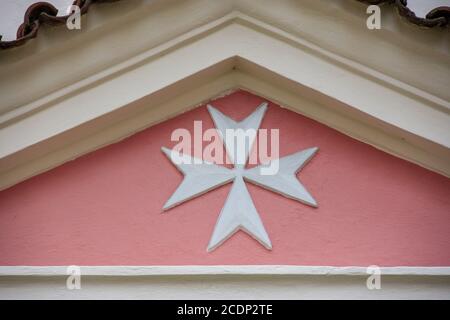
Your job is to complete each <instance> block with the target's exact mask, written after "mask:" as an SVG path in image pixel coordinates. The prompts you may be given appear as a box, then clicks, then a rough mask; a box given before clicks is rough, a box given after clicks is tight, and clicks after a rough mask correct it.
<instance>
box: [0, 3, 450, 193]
mask: <svg viewBox="0 0 450 320" xmlns="http://www.w3.org/2000/svg"><path fill="white" fill-rule="evenodd" d="M156 2H158V3H159V6H160V7H157V8H156V9H155V8H153V7H152V6H149V7H145V8H140V9H136V8H132V9H130V8H128V9H127V10H130V12H131V13H130V15H128V16H127V15H125V16H120V17H119V15H118V12H119V11H120V8H121V6H126V5H124V4H118V5H117V7H114V6H111V7H110V8H112V9H111V11H110V12H111V13H110V15H108V14H106V15H105V16H103V17H102V19H105V20H104V22H102V23H103V24H104V25H102V26H99V27H98V28H100V29H101V28H106V29H107V30H109V29H108V28H107V27H106V26H109V27H111V25H120V26H121V30H120V31H117V30H116V31H115V33H114V37H102V36H101V35H104V34H103V33H101V32H98V30H96V29H95V28H93V27H90V26H88V27H87V28H85V29H83V31H82V32H81V33H80V34H79V37H80V39H79V41H81V40H82V41H83V42H82V43H83V45H82V46H81V47H74V46H73V44H71V43H67V42H64V41H62V42H61V44H60V45H59V46H57V48H56V49H52V48H53V47H52V46H49V47H48V48H46V49H45V50H46V51H45V54H44V53H42V52H41V55H33V56H30V57H26V58H25V60H24V61H22V64H21V65H19V66H17V65H14V64H12V65H5V64H2V63H1V62H0V75H1V74H8V78H7V79H6V77H3V79H2V78H1V77H0V97H1V98H0V99H1V101H0V102H1V103H0V109H2V110H4V111H5V112H6V113H3V114H2V115H0V118H1V119H2V120H3V122H2V124H1V126H2V128H0V141H1V144H0V189H4V188H7V187H9V186H12V185H14V184H16V183H18V182H20V181H22V180H24V179H27V178H29V177H32V176H34V175H36V174H38V173H41V172H43V171H46V170H49V169H51V168H53V167H55V166H57V165H60V164H62V163H64V162H66V161H68V160H71V159H74V158H76V157H78V156H80V155H82V154H85V153H87V152H91V151H93V150H95V149H97V148H100V147H102V146H105V145H107V144H110V143H113V142H115V141H118V140H120V139H123V138H124V137H126V136H128V135H130V134H133V133H135V132H137V131H139V130H142V129H144V128H146V127H148V126H151V125H153V124H155V123H158V122H160V121H164V120H166V119H168V118H170V117H173V116H175V115H176V114H179V113H180V112H183V111H185V110H187V109H189V108H192V107H194V106H196V105H198V104H199V103H201V102H204V101H205V100H208V99H210V98H211V97H214V96H216V95H219V94H222V93H223V92H226V91H229V90H232V89H236V88H244V89H248V90H250V91H252V92H255V93H257V94H259V95H262V96H264V97H266V98H268V99H270V100H273V101H275V102H278V103H280V104H281V105H282V106H286V107H288V108H290V109H291V110H293V111H295V112H299V113H301V114H304V115H306V116H308V117H311V118H313V119H315V120H318V121H320V122H322V123H325V124H326V125H328V126H330V127H333V128H335V129H337V130H339V131H341V132H343V133H345V134H348V135H350V136H352V137H354V138H356V139H358V140H361V141H364V142H365V143H369V144H371V145H373V146H375V147H377V148H379V149H381V150H383V151H385V152H389V153H391V154H394V155H396V156H398V157H401V158H404V159H407V160H408V161H412V162H414V163H417V164H419V165H421V166H424V167H426V168H428V169H430V170H434V171H436V172H438V173H440V174H443V175H446V176H450V161H448V159H450V145H449V141H450V129H449V128H450V111H449V110H450V103H449V102H448V100H447V98H449V97H450V96H449V92H448V90H447V88H446V86H445V83H448V80H450V79H449V74H450V72H446V70H447V69H448V65H449V64H448V63H447V62H448V60H449V59H448V56H446V55H445V54H443V53H442V52H441V49H440V48H439V47H437V46H434V45H431V44H430V43H426V42H427V41H424V42H423V43H420V44H417V45H416V46H415V47H414V48H415V49H417V50H415V49H414V50H413V49H411V48H410V47H408V46H406V47H404V46H402V45H401V44H399V43H396V42H395V41H393V40H392V37H394V38H395V37H399V38H402V40H404V39H403V38H405V37H408V35H405V32H404V31H405V30H401V32H400V31H398V30H395V27H394V26H392V25H388V26H387V27H386V26H385V27H386V28H387V29H386V30H388V31H389V32H388V33H386V30H383V31H381V32H380V33H379V34H378V35H377V36H373V37H367V36H368V34H366V32H365V31H364V30H360V29H358V28H357V24H359V23H362V22H363V20H364V19H359V20H354V19H353V20H352V19H348V18H349V17H348V12H347V11H346V10H348V9H349V8H345V9H343V8H337V7H333V10H332V11H333V12H332V16H333V17H334V18H333V19H330V14H331V13H330V12H329V10H330V9H329V7H330V6H329V3H327V2H326V1H302V2H301V3H299V4H293V3H292V2H290V1H280V2H277V6H276V8H273V6H270V5H268V6H263V5H261V6H255V2H252V1H246V0H236V1H226V0H224V1H220V2H219V1H215V2H212V3H211V2H210V1H209V2H208V5H205V2H204V1H202V0H191V1H185V2H184V1H183V2H177V3H175V4H172V3H171V4H170V5H169V4H167V3H168V2H159V1H156ZM292 6H294V8H293V7H292ZM356 7H357V6H356V5H355V9H354V10H357V9H356ZM114 8H119V9H114ZM358 8H359V7H358ZM188 9H193V10H191V11H189V10H188ZM274 9H276V10H274ZM294 9H295V11H294ZM161 10H162V11H161ZM187 11H189V12H191V13H192V14H190V15H189V17H187V19H186V20H185V19H182V20H180V21H178V20H177V21H174V19H167V18H164V17H166V16H168V15H164V14H158V13H161V12H166V13H167V12H170V13H171V14H172V15H171V16H176V14H175V13H177V12H178V13H179V14H183V15H184V12H187ZM149 12H151V17H152V18H151V19H150V18H149V17H147V15H148V14H149ZM90 16H94V15H93V14H90ZM169 16H170V15H169ZM337 16H341V17H342V18H343V19H338V18H336V17H337ZM300 17H301V18H302V19H305V20H301V21H310V22H311V23H313V24H314V23H320V26H321V28H315V29H312V30H310V29H308V27H306V26H305V25H302V26H298V25H297V21H300V20H299V19H300ZM139 19H141V20H139ZM314 19H317V22H314V21H315V20H314ZM116 20H124V21H121V22H120V23H118V22H117V21H116ZM125 20H126V21H125ZM135 21H139V23H137V22H135ZM286 21H290V23H286ZM336 21H337V22H336ZM102 23H100V24H102ZM183 23H184V24H183ZM336 23H337V24H338V26H340V27H341V28H344V29H345V28H349V29H351V30H353V33H352V39H347V40H348V42H346V43H345V44H341V43H337V42H335V38H333V35H331V33H330V32H329V31H327V30H328V29H327V28H326V27H328V28H334V29H336V27H337V26H336V25H335V24H336ZM108 24H111V25H108ZM149 24H151V27H150V25H149ZM178 24H180V25H178ZM322 27H323V30H324V31H322ZM174 28H175V29H176V32H174V31H173V30H174ZM359 28H361V27H359ZM111 29H113V28H111ZM149 30H154V32H153V33H152V32H149ZM170 30H172V31H173V32H172V33H171V32H170ZM330 30H331V29H330ZM103 31H104V30H103ZM108 32H109V31H108ZM432 32H433V31H432ZM106 33H107V32H106ZM407 33H408V32H407ZM129 34H134V35H136V37H129V36H128V35H129ZM413 34H414V35H415V36H418V35H417V32H410V35H411V36H412V35H413ZM428 34H433V33H428ZM137 35H140V37H138V36H137ZM371 35H374V33H371ZM159 36H160V38H158V39H159V40H158V41H156V40H157V39H156V38H157V37H159ZM336 36H337V37H339V35H334V37H336ZM155 37H156V38H155ZM434 37H436V35H434ZM40 38H43V37H42V35H40ZM367 38H369V39H367ZM137 39H138V40H139V41H137ZM396 40H398V38H397V39H396ZM116 41H119V42H116ZM120 41H122V42H120ZM408 41H409V40H408ZM349 42H350V43H349ZM372 42H373V43H372ZM224 43H226V44H227V45H226V46H224V45H223V44H224ZM374 43H375V45H379V46H380V47H379V50H377V52H379V53H380V55H384V54H385V53H386V52H397V53H399V52H402V54H399V55H397V56H398V57H399V58H393V57H392V56H390V57H386V59H384V60H382V61H381V62H384V63H386V66H384V65H382V64H379V65H377V66H376V67H375V66H374V65H373V62H374V61H375V60H377V57H374V56H368V57H367V58H366V55H367V52H365V51H364V50H360V49H358V50H357V48H369V47H372V46H373V45H374ZM425 43H426V44H427V45H425ZM402 44H403V45H405V43H402ZM410 44H411V43H410ZM137 45H140V47H139V48H138V47H136V46H137ZM111 47H114V48H118V49H117V50H114V51H113V52H111V50H110V49H111ZM391 47H395V50H394V51H392V50H391V51H390V50H382V48H391ZM119 48H120V50H119ZM122 48H128V51H127V50H122ZM266 48H271V50H266ZM138 49H139V50H138ZM406 49H408V50H409V51H408V50H406ZM19 50H22V49H19ZM24 50H25V49H24ZM53 50H54V51H53ZM90 50H92V51H93V52H95V53H97V52H105V50H108V51H107V52H108V54H106V55H102V59H104V60H102V62H101V63H100V62H98V65H96V64H95V63H94V64H92V65H91V68H92V70H93V71H92V73H91V74H86V73H84V74H78V73H77V71H74V70H73V64H78V63H79V64H80V65H83V66H85V65H87V64H89V63H93V61H91V60H90V59H85V58H83V57H86V56H87V52H89V51H90ZM121 50H122V51H121ZM355 51H357V52H358V54H356V55H355ZM77 52H78V53H77ZM199 52H207V54H204V55H199V54H198V53H199ZM61 53H65V55H64V56H62V55H61ZM6 55H8V54H6ZM187 56H189V57H190V58H189V63H188V64H186V63H185V57H187ZM280 57H282V59H280ZM10 59H12V58H11V57H10V58H9V59H8V57H6V59H5V60H3V61H11V60H10ZM14 59H15V56H14ZM94 60H95V59H94ZM66 61H71V62H70V63H66ZM406 61H408V63H406ZM411 61H416V62H417V63H416V64H411V63H410V62H411ZM31 64H32V65H34V66H35V68H25V66H29V65H31ZM12 66H14V67H17V71H16V69H14V72H12V71H11V68H12ZM400 66H403V67H400ZM408 68H411V70H410V69H408ZM168 69H170V70H171V72H165V70H168ZM232 70H234V71H232ZM380 70H381V71H380ZM418 72H420V73H419V74H420V77H418ZM35 74H39V75H44V76H46V77H43V78H42V79H40V81H36V78H35ZM49 75H51V76H49ZM75 75H76V76H75ZM153 75H157V76H153ZM427 77H428V78H427ZM337 79H339V81H337ZM424 79H425V80H424ZM429 79H433V81H432V85H431V86H430V80H429ZM30 81H31V82H30ZM59 83H64V84H65V85H64V86H63V87H62V88H58V87H57V85H59ZM130 83H133V84H134V85H133V87H132V88H130V86H129V84H130ZM23 88H27V90H28V91H29V94H26V95H23V94H18V93H19V92H22V90H23ZM124 88H128V89H124ZM33 90H34V91H36V92H38V93H39V94H37V93H36V92H34V91H33ZM194 92H195V93H196V94H193V93H194ZM182 97H183V98H185V100H184V102H183V100H182V99H181V98H182ZM186 97H188V99H186ZM55 119H58V121H55Z"/></svg>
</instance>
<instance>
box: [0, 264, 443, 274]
mask: <svg viewBox="0 0 450 320" xmlns="http://www.w3.org/2000/svg"><path fill="white" fill-rule="evenodd" d="M79 267H80V269H81V274H82V275H86V276H121V277H129V276H188V275H220V276H222V275H291V276H334V275H347V276H363V275H367V274H368V272H367V267H356V266H349V267H332V266H289V265H216V266H200V265H199V266H79ZM380 271H381V274H382V275H392V276H394V275H395V276H450V267H380ZM67 274H68V273H67V266H0V277H5V276H66V275H67Z"/></svg>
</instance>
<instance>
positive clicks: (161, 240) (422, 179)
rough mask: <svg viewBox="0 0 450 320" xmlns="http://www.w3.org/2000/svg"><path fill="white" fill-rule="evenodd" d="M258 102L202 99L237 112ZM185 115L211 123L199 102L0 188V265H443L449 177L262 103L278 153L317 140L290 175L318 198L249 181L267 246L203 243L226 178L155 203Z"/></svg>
mask: <svg viewBox="0 0 450 320" xmlns="http://www.w3.org/2000/svg"><path fill="white" fill-rule="evenodd" d="M263 101H264V100H263V99H261V98H260V97H257V96H254V95H252V94H249V93H247V92H244V91H237V92H235V93H232V94H231V95H229V96H227V97H223V98H220V99H218V100H216V101H213V105H214V106H215V107H217V108H218V109H219V110H221V111H222V112H224V113H225V114H227V115H229V116H230V117H232V118H234V119H236V120H241V119H243V118H244V117H245V116H247V115H248V114H249V113H251V112H252V111H253V110H254V108H255V107H256V106H258V105H259V104H260V103H261V102H263ZM194 120H202V121H203V129H207V128H213V123H212V120H211V118H210V116H209V114H208V112H207V110H206V107H205V106H201V107H199V108H197V109H195V110H192V111H189V112H187V113H185V114H182V115H180V116H178V117H176V118H174V119H171V120H169V121H166V122H164V123H161V124H159V125H156V126H153V127H151V128H149V129H146V130H144V131H142V132H140V133H138V134H135V135H133V136H132V137H129V138H127V139H125V140H123V141H121V142H119V143H116V144H113V145H110V146H107V147H105V148H103V149H100V150H98V151H95V152H93V153H91V154H88V155H86V156H83V157H81V158H78V159H76V160H74V161H71V162H69V163H66V164H64V165H62V166H60V167H58V168H56V169H53V170H51V171H49V172H46V173H44V174H41V175H39V176H36V177H34V178H31V179H29V180H27V181H25V182H22V183H20V184H18V185H16V186H14V187H12V188H9V189H7V190H4V191H2V192H0V265H71V264H76V265H215V264H221V265H223V264H236V265H239V264H246V265H248V264H250V265H251V264H277V265H280V264H286V265H335V266H348V265H360V266H367V265H372V264H376V265H380V266H401V265H402V266H450V232H449V226H450V197H449V195H450V181H449V179H447V178H445V177H443V176H440V175H438V174H436V173H433V172H431V171H427V170H425V169H423V168H421V167H419V166H416V165H414V164H411V163H408V162H406V161H404V160H401V159H398V158H395V157H393V156H391V155H388V154H386V153H383V152H381V151H379V150H377V149H375V148H373V147H371V146H369V145H366V144H363V143H361V142H358V141H356V140H353V139H351V138H349V137H347V136H345V135H343V134H340V133H338V132H337V131H335V130H333V129H330V128H328V127H326V126H324V125H322V124H320V123H317V122H315V121H313V120H310V119H308V118H305V117H303V116H301V115H298V114H295V113H293V112H291V111H288V110H286V109H282V108H280V107H279V106H277V105H275V104H273V103H270V104H269V109H268V111H267V114H266V116H265V118H264V119H263V122H262V125H261V127H262V128H268V129H270V128H279V129H280V156H284V155H287V154H290V153H293V152H295V151H297V150H301V149H305V148H309V147H312V146H318V147H319V149H320V150H319V152H318V153H317V155H316V156H315V157H314V158H313V159H312V160H311V161H310V162H309V163H308V165H307V166H306V167H305V168H303V170H302V171H300V173H299V174H298V177H299V179H300V180H301V181H302V183H303V184H304V185H306V186H307V187H308V190H309V191H310V192H311V193H312V194H314V196H315V198H316V199H317V201H318V203H319V208H311V207H309V206H306V205H303V204H301V203H298V202H296V201H293V200H290V199H287V198H284V197H283V196H281V195H277V194H274V193H272V192H270V191H267V190H264V189H262V188H259V187H257V186H254V185H250V184H248V185H247V186H248V189H249V192H250V194H251V196H252V198H253V201H254V202H255V206H256V208H257V210H258V212H259V213H260V215H261V218H262V220H263V222H264V225H265V227H266V230H267V232H268V234H269V235H270V237H271V240H272V244H273V250H272V251H267V250H266V249H264V248H263V247H262V246H260V245H259V244H258V243H257V242H256V241H255V240H254V239H252V238H251V237H250V236H248V235H246V234H245V233H243V232H238V234H236V235H234V236H233V237H232V238H230V239H229V240H227V241H226V242H225V243H224V244H223V245H222V246H221V247H220V248H218V249H217V250H216V251H214V252H211V253H207V252H206V249H205V248H206V246H207V243H208V241H209V238H210V235H211V232H212V230H213V228H214V226H215V222H216V220H217V217H218V215H219V213H220V209H221V208H222V206H223V204H224V201H225V198H226V196H227V194H228V192H229V188H230V184H228V185H225V186H223V187H221V188H219V189H216V190H214V191H211V192H208V193H207V194H204V195H202V196H201V197H198V198H196V199H193V200H191V201H189V202H186V203H184V204H182V205H180V206H178V207H175V208H173V209H171V210H170V211H169V212H166V213H164V214H163V213H162V212H163V211H162V207H163V205H164V203H165V202H166V201H167V199H168V198H169V196H170V195H171V194H172V193H173V191H174V190H175V189H176V188H177V186H178V185H179V183H180V182H181V180H182V175H181V173H180V172H178V171H177V170H176V168H175V167H174V166H173V165H172V164H171V163H170V161H167V159H166V157H165V156H164V154H163V153H162V152H161V150H160V148H161V146H166V147H169V148H171V147H173V146H174V145H175V144H176V142H171V141H170V136H171V133H172V131H173V130H174V129H177V128H187V129H189V130H193V121H194Z"/></svg>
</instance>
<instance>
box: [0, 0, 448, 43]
mask: <svg viewBox="0 0 450 320" xmlns="http://www.w3.org/2000/svg"><path fill="white" fill-rule="evenodd" d="M114 1H119V0H75V1H74V2H73V5H77V6H78V7H79V8H80V11H81V14H85V13H87V11H88V9H89V7H90V6H91V5H92V4H94V3H96V2H114ZM357 1H359V2H363V3H367V4H376V5H381V4H385V5H394V6H395V7H396V9H397V12H398V13H399V14H400V15H401V16H402V17H404V18H406V19H407V20H408V21H410V22H412V23H414V24H416V25H419V26H423V27H448V26H449V25H450V7H447V6H443V7H437V8H435V9H433V10H431V11H430V12H429V13H428V14H427V15H426V16H425V18H419V17H417V16H416V15H415V13H414V12H413V11H411V10H410V9H409V8H408V6H407V0H357ZM57 14H58V9H56V8H55V7H54V6H53V5H52V4H50V3H48V2H36V3H34V4H32V5H31V6H29V7H28V9H27V11H26V12H25V16H24V22H23V23H22V24H21V25H20V26H19V28H18V30H17V36H16V40H11V41H1V35H0V49H8V48H12V47H17V46H20V45H23V44H24V43H25V42H27V41H28V40H30V39H32V38H34V37H36V35H37V33H38V30H39V27H40V25H42V24H50V25H54V24H63V23H66V20H67V19H68V18H69V15H65V16H57Z"/></svg>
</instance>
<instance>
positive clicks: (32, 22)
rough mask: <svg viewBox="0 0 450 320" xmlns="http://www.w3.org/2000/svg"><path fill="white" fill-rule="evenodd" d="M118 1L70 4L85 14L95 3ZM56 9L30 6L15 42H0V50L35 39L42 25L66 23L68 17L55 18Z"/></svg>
mask: <svg viewBox="0 0 450 320" xmlns="http://www.w3.org/2000/svg"><path fill="white" fill-rule="evenodd" d="M114 1H119V0H75V1H74V2H73V3H72V4H73V5H76V6H78V7H79V8H80V13H81V14H82V15H83V14H85V13H87V11H88V9H89V7H90V6H91V5H92V4H94V3H96V2H114ZM57 14H58V9H56V8H55V7H54V6H53V5H52V4H51V3H48V2H42V1H40V2H36V3H34V4H32V5H30V6H29V7H28V9H27V11H26V12H25V15H24V19H23V23H22V24H21V25H20V26H19V28H18V29H17V35H16V40H11V41H1V35H0V49H8V48H12V47H17V46H20V45H23V44H24V43H25V42H27V41H28V40H30V39H32V38H34V37H36V35H37V33H38V30H39V27H40V26H41V25H42V24H49V25H57V24H64V23H66V21H67V19H68V18H69V15H64V16H57Z"/></svg>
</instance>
